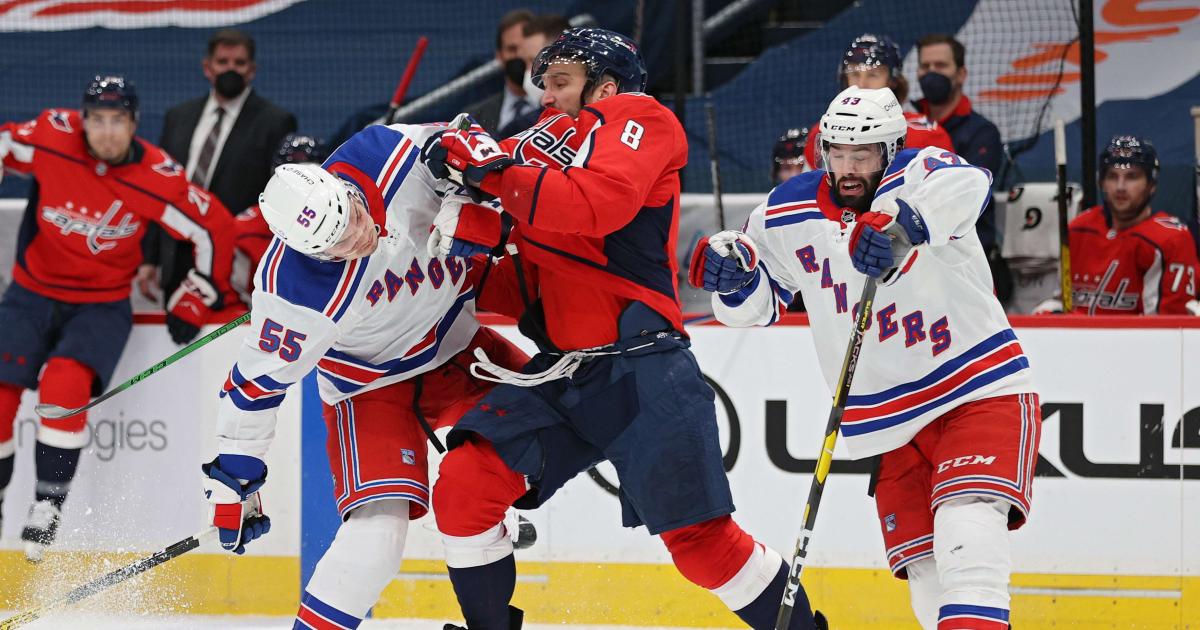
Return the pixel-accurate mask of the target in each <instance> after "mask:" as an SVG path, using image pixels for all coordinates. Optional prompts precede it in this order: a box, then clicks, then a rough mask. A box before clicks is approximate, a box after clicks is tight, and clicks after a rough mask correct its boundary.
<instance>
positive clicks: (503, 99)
mask: <svg viewBox="0 0 1200 630" xmlns="http://www.w3.org/2000/svg"><path fill="white" fill-rule="evenodd" d="M532 20H533V13H530V12H529V11H527V10H525V9H517V10H515V11H509V12H508V13H505V14H504V17H502V18H500V24H499V25H498V26H497V27H496V63H497V64H498V65H499V66H500V68H501V69H502V70H503V71H504V89H503V90H501V91H500V92H499V93H498V94H493V95H492V96H489V97H487V98H485V99H483V100H482V101H479V102H478V103H474V104H472V105H469V106H468V107H467V113H469V114H471V117H472V118H474V119H475V122H477V123H479V125H480V126H481V127H483V128H484V129H486V130H487V131H488V133H490V134H492V135H496V134H497V133H498V131H499V130H500V128H501V127H504V126H505V125H507V124H508V123H509V121H511V120H512V119H513V118H516V117H518V116H520V115H522V114H525V113H527V112H528V111H529V110H531V109H534V106H533V105H530V104H529V102H528V101H526V100H525V88H524V87H522V80H523V79H524V77H525V62H523V61H521V58H520V56H519V54H518V53H519V51H520V49H521V42H522V41H524V39H525V35H524V30H525V25H526V24H529V22H530V21H532Z"/></svg>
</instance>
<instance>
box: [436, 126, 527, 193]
mask: <svg viewBox="0 0 1200 630" xmlns="http://www.w3.org/2000/svg"><path fill="white" fill-rule="evenodd" d="M468 124H469V125H470V128H467V129H461V128H460V127H465V126H467V125H468ZM421 160H422V161H423V162H425V165H426V166H428V167H429V170H430V172H432V173H433V174H434V176H435V177H442V178H448V179H451V180H453V181H455V182H458V183H460V184H463V185H465V186H468V187H471V188H475V189H478V190H484V191H486V192H489V193H490V194H493V195H494V194H495V193H494V192H492V190H488V189H489V188H492V189H493V190H495V187H493V186H488V185H486V184H485V183H484V180H485V179H486V178H487V176H488V175H491V174H493V173H498V172H500V171H501V170H503V169H505V168H508V167H509V166H512V164H513V159H512V157H511V156H510V155H508V154H507V153H505V152H504V150H503V149H501V148H500V145H498V144H496V141H495V140H494V139H493V138H492V137H491V136H490V135H488V133H487V132H486V131H483V130H482V129H481V128H479V127H478V125H476V124H475V122H474V121H473V120H471V117H470V116H468V115H467V114H459V115H458V116H456V117H455V118H454V120H453V121H451V122H450V129H447V130H446V131H443V132H441V133H439V134H435V135H434V136H432V137H430V139H429V140H428V141H426V142H425V146H424V147H422V148H421Z"/></svg>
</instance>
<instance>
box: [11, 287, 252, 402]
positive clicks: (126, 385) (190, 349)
mask: <svg viewBox="0 0 1200 630" xmlns="http://www.w3.org/2000/svg"><path fill="white" fill-rule="evenodd" d="M248 321H250V312H249V311H247V312H246V313H245V314H243V315H242V316H241V317H238V318H237V319H235V320H233V321H231V322H229V323H228V324H225V325H224V326H221V327H220V328H218V329H216V330H214V331H212V332H210V333H208V334H207V335H204V336H203V337H201V338H199V339H197V340H195V341H193V342H192V343H189V344H188V345H186V346H184V347H183V348H181V349H179V351H178V352H176V353H175V354H172V355H171V356H169V357H167V358H165V359H163V360H162V361H159V362H158V363H155V364H154V365H153V366H151V367H150V368H149V369H147V370H145V371H143V372H142V373H141V374H138V375H137V376H135V377H133V378H131V379H129V380H128V381H125V382H124V383H121V384H120V385H117V386H116V387H114V388H112V389H110V390H108V391H107V392H104V393H103V394H101V395H100V397H99V398H96V399H95V400H93V401H92V402H90V403H88V404H86V405H84V406H82V407H76V408H74V409H67V408H66V407H60V406H58V405H51V404H48V403H43V404H40V405H38V406H37V407H34V408H33V411H34V413H36V414H37V415H39V416H41V417H43V418H48V419H50V420H57V419H59V418H70V417H71V416H73V415H75V414H77V413H80V412H82V411H87V410H88V409H91V408H92V407H95V406H96V405H99V404H100V403H102V402H104V401H106V400H108V399H109V398H112V397H113V396H116V395H117V394H120V393H121V392H123V391H125V390H127V389H129V388H130V387H133V386H134V385H137V384H138V383H139V382H141V381H143V380H145V379H147V378H149V377H150V376H151V375H153V374H154V373H155V372H158V371H160V370H162V369H163V368H165V367H167V366H168V365H171V364H172V363H174V362H176V361H178V360H179V359H181V358H183V357H185V356H187V355H189V354H191V353H192V352H193V351H195V350H196V349H198V348H199V347H200V346H203V345H205V344H207V343H208V342H210V341H212V340H213V339H216V338H217V337H220V336H221V335H224V334H225V333H227V332H229V331H231V330H233V329H234V328H237V327H238V326H241V325H242V324H243V323H245V322H248Z"/></svg>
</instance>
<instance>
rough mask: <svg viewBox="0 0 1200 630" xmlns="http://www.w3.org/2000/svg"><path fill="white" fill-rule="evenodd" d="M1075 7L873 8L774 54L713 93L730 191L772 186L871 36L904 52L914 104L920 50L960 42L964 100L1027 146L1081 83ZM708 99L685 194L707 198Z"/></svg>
mask: <svg viewBox="0 0 1200 630" xmlns="http://www.w3.org/2000/svg"><path fill="white" fill-rule="evenodd" d="M1074 4H1075V3H1074V0H977V1H974V2H971V1H966V2H949V3H947V2H937V1H935V0H892V1H879V0H864V1H862V2H857V3H855V4H853V5H852V6H850V7H849V8H847V9H845V10H844V11H842V12H841V13H839V14H837V15H836V16H835V17H833V18H832V19H830V20H829V21H828V22H827V23H826V24H825V26H824V27H823V28H821V29H819V30H815V31H811V32H809V33H807V34H803V35H801V36H798V37H795V38H793V39H791V40H789V41H787V42H786V43H784V44H783V45H779V46H775V47H772V48H768V49H767V50H765V51H764V52H763V53H762V54H761V55H760V56H759V58H758V59H757V60H756V61H755V62H754V63H753V64H751V65H750V66H749V67H748V68H746V70H745V71H743V72H742V73H741V74H740V75H738V76H737V77H736V78H735V79H733V80H732V81H730V82H729V83H727V84H725V85H723V86H721V87H720V88H717V89H716V90H714V91H713V92H712V99H713V101H714V103H715V105H716V110H717V126H718V131H719V145H720V157H721V170H722V176H723V180H724V181H723V185H724V188H725V190H727V191H729V192H749V191H756V190H765V189H766V188H768V187H769V185H770V181H769V174H770V157H771V147H772V144H773V143H774V140H775V139H776V138H777V137H778V136H779V135H780V134H781V133H783V131H784V130H786V129H787V128H789V127H809V126H811V125H812V124H813V123H814V122H816V121H817V120H818V118H819V117H820V115H821V114H822V113H823V112H824V110H825V108H826V107H827V106H828V104H829V101H830V99H832V98H833V96H834V95H835V94H836V93H837V91H838V84H837V72H838V69H839V63H840V60H841V56H842V54H843V52H844V51H845V50H846V47H847V46H848V45H849V44H850V42H851V41H852V40H853V39H854V38H855V37H856V36H858V35H860V34H862V33H876V34H879V35H886V36H888V37H890V38H891V39H892V40H894V41H895V42H896V43H897V44H898V45H899V48H900V54H901V56H902V57H903V59H904V62H903V74H904V76H905V77H906V79H907V80H908V84H909V96H908V98H909V99H910V100H914V99H919V98H921V96H922V95H921V88H920V86H919V85H918V82H917V65H918V64H917V50H916V46H915V44H916V42H917V40H918V39H920V38H921V37H922V36H924V35H928V34H934V33H942V34H948V35H952V36H954V37H956V38H957V39H958V40H959V41H961V42H962V43H963V44H964V45H965V47H966V64H965V65H966V68H967V80H966V84H965V89H964V92H965V93H966V94H967V95H968V97H969V98H970V99H971V101H972V103H973V105H974V107H975V109H976V111H979V112H980V113H982V114H983V115H984V116H986V117H987V118H989V119H990V120H992V121H993V122H994V123H995V124H996V125H997V126H998V127H999V129H1000V132H1001V136H1002V139H1003V141H1004V142H1005V143H1006V144H1007V145H1008V146H1009V149H1010V151H1014V152H1020V151H1021V150H1023V149H1025V148H1027V147H1028V146H1029V145H1030V143H1031V141H1032V140H1033V139H1036V138H1037V136H1038V135H1039V133H1041V132H1043V131H1045V130H1046V129H1049V127H1050V125H1051V124H1052V119H1053V116H1052V115H1051V114H1050V113H1049V111H1050V109H1051V108H1050V104H1051V103H1052V98H1053V97H1055V96H1059V95H1064V94H1065V93H1066V91H1067V90H1066V87H1065V86H1069V85H1070V84H1071V83H1074V84H1075V85H1078V81H1079V58H1078V56H1079V52H1078V46H1077V45H1075V46H1072V43H1073V42H1074V41H1075V40H1076V39H1077V34H1078V28H1077V20H1076V18H1075V12H1074V9H1073V7H1074ZM703 105H704V103H703V99H699V98H697V99H692V100H691V102H689V105H688V110H687V116H686V121H687V128H688V132H689V139H690V141H691V143H692V152H691V157H692V162H691V163H692V164H693V167H692V168H689V171H688V173H687V177H686V189H687V190H689V191H693V192H701V191H707V190H709V189H710V186H711V184H710V181H709V179H710V178H709V175H708V170H707V168H700V167H695V166H694V165H696V164H700V165H702V166H704V167H706V166H707V164H708V152H707V150H706V146H705V144H706V143H705V141H704V138H705V129H704V116H703Z"/></svg>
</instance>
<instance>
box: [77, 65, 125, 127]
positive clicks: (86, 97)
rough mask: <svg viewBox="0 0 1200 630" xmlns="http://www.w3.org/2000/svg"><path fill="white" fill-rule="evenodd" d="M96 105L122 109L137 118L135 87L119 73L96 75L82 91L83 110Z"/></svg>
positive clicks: (85, 110) (96, 106)
mask: <svg viewBox="0 0 1200 630" xmlns="http://www.w3.org/2000/svg"><path fill="white" fill-rule="evenodd" d="M98 107H107V108H113V109H123V110H125V111H127V112H129V113H130V114H132V115H133V117H134V118H137V116H138V95H137V88H135V87H134V85H133V82H132V81H129V80H127V79H126V78H125V77H123V76H120V75H112V74H110V75H103V76H102V75H96V76H95V78H93V79H92V81H91V83H88V86H87V89H86V90H84V92H83V110H84V113H86V112H87V110H89V109H94V108H98Z"/></svg>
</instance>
